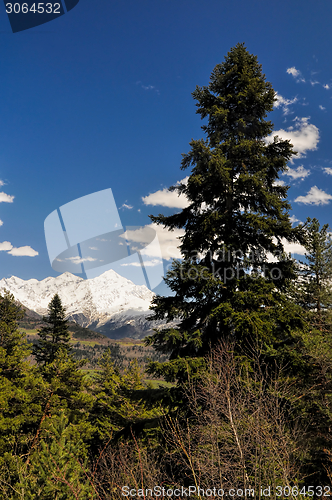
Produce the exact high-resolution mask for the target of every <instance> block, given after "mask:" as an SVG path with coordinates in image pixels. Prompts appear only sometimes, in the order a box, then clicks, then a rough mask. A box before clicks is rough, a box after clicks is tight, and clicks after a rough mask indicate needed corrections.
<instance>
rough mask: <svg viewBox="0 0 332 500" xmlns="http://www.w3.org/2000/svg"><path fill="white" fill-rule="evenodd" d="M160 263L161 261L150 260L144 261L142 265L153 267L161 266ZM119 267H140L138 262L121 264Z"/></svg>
mask: <svg viewBox="0 0 332 500" xmlns="http://www.w3.org/2000/svg"><path fill="white" fill-rule="evenodd" d="M162 262H163V261H162V260H160V259H152V260H144V262H143V264H144V267H155V266H159V265H160V264H162ZM121 266H131V267H142V265H141V263H140V262H131V263H127V264H121Z"/></svg>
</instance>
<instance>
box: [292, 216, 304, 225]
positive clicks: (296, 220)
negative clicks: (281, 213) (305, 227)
mask: <svg viewBox="0 0 332 500" xmlns="http://www.w3.org/2000/svg"><path fill="white" fill-rule="evenodd" d="M289 220H290V221H291V223H292V224H296V223H297V222H300V223H301V224H302V222H301V221H300V219H298V218H297V217H295V215H292V216H291V217H290V218H289Z"/></svg>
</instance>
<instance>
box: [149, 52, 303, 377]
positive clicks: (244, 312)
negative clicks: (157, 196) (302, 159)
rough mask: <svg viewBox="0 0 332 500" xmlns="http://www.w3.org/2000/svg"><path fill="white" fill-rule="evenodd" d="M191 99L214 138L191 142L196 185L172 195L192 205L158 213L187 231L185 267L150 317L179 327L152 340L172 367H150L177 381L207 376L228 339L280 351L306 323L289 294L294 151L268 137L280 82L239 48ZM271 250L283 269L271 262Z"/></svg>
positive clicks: (178, 266)
mask: <svg viewBox="0 0 332 500" xmlns="http://www.w3.org/2000/svg"><path fill="white" fill-rule="evenodd" d="M193 97H194V98H195V100H196V101H197V104H196V105H197V108H198V109H197V113H198V114H200V115H201V118H202V119H204V118H207V119H208V122H207V125H204V126H203V127H202V129H203V130H204V132H205V133H206V139H205V140H204V139H201V140H192V141H191V143H190V146H191V150H190V151H189V153H187V154H184V155H183V160H182V166H181V169H182V170H185V169H187V168H189V167H192V170H191V174H190V176H189V178H188V182H187V183H182V184H180V185H177V186H172V187H171V188H170V189H171V190H173V191H174V190H175V191H177V192H178V194H183V195H185V196H186V197H187V199H188V206H187V207H185V208H184V209H183V210H182V211H180V212H179V213H177V214H175V215H171V216H164V215H161V214H159V215H158V216H150V217H151V219H152V221H153V222H155V223H157V224H162V225H163V226H164V227H166V228H168V229H169V230H173V229H175V228H183V229H184V236H183V237H182V238H181V245H180V250H181V253H182V257H183V260H182V261H174V263H173V266H172V269H171V271H169V272H168V274H167V277H166V279H165V281H166V283H167V284H168V285H169V287H170V288H171V289H172V291H173V292H175V295H174V296H172V297H161V296H157V297H156V298H155V299H154V301H153V305H152V310H153V312H154V315H153V316H151V318H152V319H164V320H165V319H166V320H167V321H172V320H175V319H179V318H180V323H179V324H178V326H177V328H166V329H164V330H162V331H158V332H156V333H155V334H154V335H153V336H151V337H150V338H149V339H148V341H147V342H148V343H149V344H152V345H154V347H155V348H156V349H157V350H159V351H162V352H165V353H169V354H170V361H169V362H167V363H165V364H163V365H162V364H159V363H152V364H151V365H150V371H151V372H154V373H158V374H163V375H164V376H166V377H167V378H169V379H170V380H171V379H174V378H179V377H180V378H181V377H182V376H186V375H185V374H186V373H187V372H188V370H191V369H194V370H197V369H199V366H200V365H201V363H202V359H201V356H203V355H204V354H206V353H207V352H208V350H209V348H210V347H213V346H214V345H215V344H216V343H217V341H218V339H219V338H221V337H227V336H231V337H232V338H233V339H234V338H235V339H236V340H237V341H238V343H243V342H244V341H247V340H248V339H251V341H252V340H255V339H260V340H261V341H263V342H265V343H268V344H273V343H275V342H277V341H280V340H283V341H284V340H286V338H287V336H288V335H289V334H290V331H291V330H292V328H296V327H297V326H299V325H300V319H299V315H298V313H297V310H296V308H295V306H293V305H292V304H288V301H287V298H286V296H285V295H284V293H283V292H284V291H285V289H286V288H287V285H288V284H289V282H290V280H291V279H292V278H293V277H294V276H295V274H294V265H293V262H292V260H291V259H290V258H289V257H287V256H286V255H285V254H284V248H283V242H284V241H285V240H286V241H288V242H294V241H297V238H298V234H299V229H296V228H295V229H293V228H292V226H291V222H290V219H289V212H288V211H289V209H290V205H289V203H288V202H287V199H286V197H287V190H288V187H286V186H281V185H280V184H278V182H277V181H278V178H279V175H280V174H281V173H282V172H284V171H285V170H286V168H287V162H288V160H290V158H291V157H292V155H293V154H295V152H294V151H293V149H292V145H291V144H290V142H289V141H283V140H280V139H278V138H277V137H275V138H274V139H271V138H269V136H270V135H271V133H272V130H273V125H272V123H271V122H270V121H267V120H265V118H266V116H267V113H268V112H270V111H272V110H273V104H274V101H275V100H276V98H275V92H274V90H273V88H272V85H271V84H270V83H269V82H267V81H266V79H265V75H264V74H263V73H262V69H261V66H260V65H259V64H258V62H257V57H256V56H254V55H251V54H250V53H249V52H248V51H247V49H246V48H245V46H244V44H238V45H237V46H236V47H234V48H232V49H231V51H230V52H229V53H228V54H227V56H226V57H225V61H224V62H223V63H222V64H218V65H217V66H216V67H215V68H214V70H213V72H212V74H211V79H210V84H209V85H208V86H207V87H202V88H200V87H196V90H195V91H194V92H193ZM271 253H272V254H273V255H274V257H275V259H274V260H277V262H275V261H274V262H273V263H272V262H271V259H270V260H269V259H268V255H269V254H271ZM286 311H287V313H286Z"/></svg>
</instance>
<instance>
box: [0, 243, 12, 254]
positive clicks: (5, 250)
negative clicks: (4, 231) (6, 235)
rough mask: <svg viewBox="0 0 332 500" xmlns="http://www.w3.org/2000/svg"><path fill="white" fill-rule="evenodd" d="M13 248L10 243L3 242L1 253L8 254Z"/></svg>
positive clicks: (0, 244)
mask: <svg viewBox="0 0 332 500" xmlns="http://www.w3.org/2000/svg"><path fill="white" fill-rule="evenodd" d="M12 248H13V245H12V244H11V243H10V242H9V241H3V242H2V243H0V252H3V251H4V252H8V250H11V249H12Z"/></svg>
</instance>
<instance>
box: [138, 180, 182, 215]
mask: <svg viewBox="0 0 332 500" xmlns="http://www.w3.org/2000/svg"><path fill="white" fill-rule="evenodd" d="M187 181H188V177H185V178H184V179H182V181H179V182H177V183H176V184H177V185H179V184H186V183H187ZM142 200H143V203H144V204H145V205H153V206H162V207H168V208H185V207H187V206H188V198H187V197H186V196H185V195H184V194H180V196H179V195H178V194H177V192H176V191H169V189H167V188H164V189H159V191H156V192H154V193H151V194H149V195H148V196H145V197H143V198H142Z"/></svg>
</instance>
